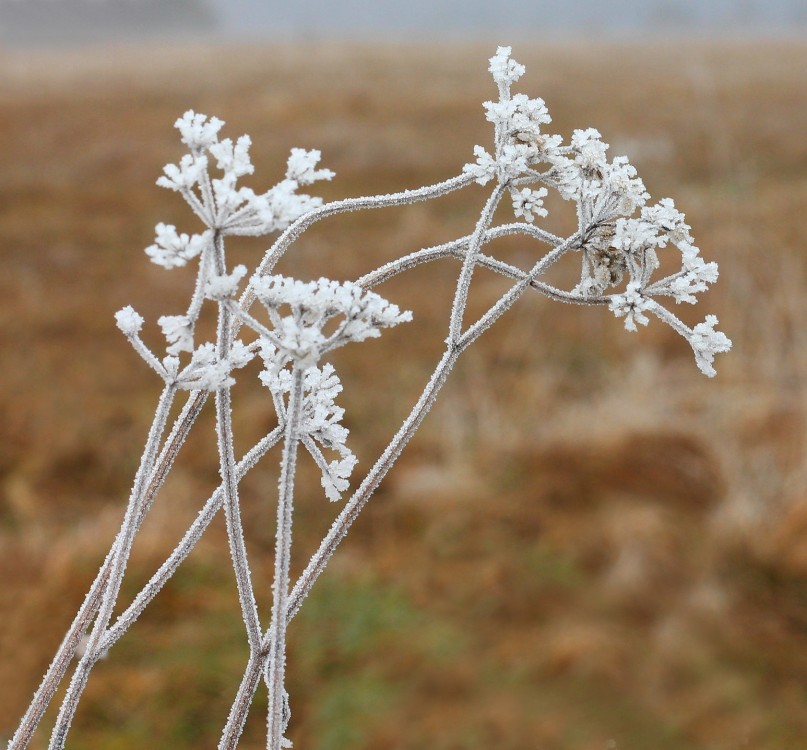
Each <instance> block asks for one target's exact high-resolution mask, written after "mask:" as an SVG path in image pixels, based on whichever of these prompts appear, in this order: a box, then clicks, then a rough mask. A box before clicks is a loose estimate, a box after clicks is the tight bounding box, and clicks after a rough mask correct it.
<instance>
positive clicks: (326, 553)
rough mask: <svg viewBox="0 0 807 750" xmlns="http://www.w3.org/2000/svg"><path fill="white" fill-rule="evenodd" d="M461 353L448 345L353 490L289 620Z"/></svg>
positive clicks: (297, 588) (304, 577) (299, 585)
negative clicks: (403, 416) (404, 414)
mask: <svg viewBox="0 0 807 750" xmlns="http://www.w3.org/2000/svg"><path fill="white" fill-rule="evenodd" d="M459 354H460V352H459V350H458V349H457V348H456V347H454V346H451V345H449V346H448V348H447V349H446V351H445V353H444V354H443V357H442V359H441V360H440V362H439V363H438V365H437V367H436V368H435V370H434V372H433V373H432V376H431V379H430V380H429V382H428V383H427V384H426V387H425V388H424V389H423V392H422V393H421V394H420V398H418V400H417V403H416V404H415V405H414V406H413V407H412V411H410V412H409V416H407V418H406V420H405V421H404V423H403V424H402V425H401V427H400V429H399V430H398V432H397V433H395V436H394V437H393V438H392V440H390V442H389V445H387V447H386V448H385V449H384V452H383V453H382V454H381V456H380V457H379V459H378V460H377V461H376V462H375V464H374V465H373V467H372V468H371V469H370V471H369V472H368V474H367V476H366V477H365V478H364V481H363V482H362V483H361V484H360V485H359V487H358V488H357V489H356V491H355V492H354V493H353V496H352V497H351V498H350V500H348V501H347V503H346V504H345V507H344V508H343V509H342V511H341V512H340V513H339V515H338V516H337V517H336V520H335V521H334V522H333V524H332V526H331V528H330V529H329V531H328V533H327V534H326V536H325V538H324V539H323V540H322V542H321V543H320V545H319V549H317V551H316V552H315V553H314V555H313V556H312V557H311V560H310V561H309V563H308V565H307V566H306V568H305V570H304V571H303V573H302V574H301V575H300V578H299V579H298V580H297V582H296V583H295V585H294V588H293V589H292V592H291V594H290V596H289V604H288V608H287V610H286V617H287V618H288V619H289V620H290V619H291V618H292V617H294V615H295V614H297V611H298V610H299V609H300V606H301V604H302V602H303V599H305V597H306V596H307V595H308V592H309V591H310V590H311V587H312V586H313V585H314V582H315V581H316V580H317V578H318V577H319V575H320V573H322V571H323V570H324V569H325V566H326V565H327V563H328V560H329V559H330V557H331V555H332V554H333V553H334V550H335V549H336V548H337V546H338V545H339V543H340V542H341V541H342V539H344V538H345V536H346V535H347V532H348V530H349V529H350V527H351V525H352V524H353V522H354V521H355V520H356V518H357V517H358V515H359V513H360V512H361V510H362V508H364V506H365V505H366V504H367V501H368V500H369V499H370V496H371V495H372V494H373V492H375V490H376V489H377V488H378V485H379V484H381V480H382V479H383V478H384V477H385V476H386V475H387V472H388V471H389V470H390V469H391V468H392V466H393V464H394V463H395V462H396V461H397V460H398V458H399V457H400V455H401V453H402V452H403V449H404V448H405V447H406V445H407V443H408V442H409V441H410V440H411V439H412V436H413V435H414V434H415V432H416V431H417V429H418V427H420V424H421V422H423V419H424V417H425V416H426V414H427V413H428V411H429V409H430V408H431V406H432V404H433V403H434V400H435V399H436V398H437V394H438V393H439V392H440V389H441V388H442V387H443V385H444V384H445V382H446V378H448V375H449V373H450V372H451V369H452V368H453V367H454V364H455V363H456V361H457V358H458V357H459ZM267 638H268V634H267V635H265V636H264V643H265V642H266V641H267Z"/></svg>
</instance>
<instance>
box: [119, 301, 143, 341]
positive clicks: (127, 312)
mask: <svg viewBox="0 0 807 750" xmlns="http://www.w3.org/2000/svg"><path fill="white" fill-rule="evenodd" d="M115 322H116V323H117V324H118V328H119V329H120V330H121V331H122V332H123V333H124V334H125V335H126V336H135V335H136V334H138V333H140V331H141V330H142V328H143V316H142V315H140V314H139V313H138V312H136V311H135V309H134V308H133V307H132V306H131V305H127V306H126V307H124V308H123V309H121V310H118V312H116V313H115Z"/></svg>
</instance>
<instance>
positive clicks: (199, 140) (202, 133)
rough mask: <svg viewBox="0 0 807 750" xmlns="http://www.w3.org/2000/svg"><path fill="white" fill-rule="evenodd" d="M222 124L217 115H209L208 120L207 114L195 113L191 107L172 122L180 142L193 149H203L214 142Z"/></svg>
mask: <svg viewBox="0 0 807 750" xmlns="http://www.w3.org/2000/svg"><path fill="white" fill-rule="evenodd" d="M223 125H224V122H223V121H222V120H219V118H218V117H211V118H210V119H209V120H208V118H207V115H203V114H199V113H196V112H194V111H193V110H192V109H189V110H188V111H187V112H186V113H185V114H184V115H182V117H180V118H179V119H177V121H176V122H175V123H174V127H175V128H176V129H177V130H179V134H180V138H181V139H182V142H183V143H184V144H185V145H186V146H187V147H188V148H190V149H194V150H201V149H205V148H208V147H209V146H211V145H212V144H214V143H216V141H217V140H218V132H219V130H221V128H222V126H223Z"/></svg>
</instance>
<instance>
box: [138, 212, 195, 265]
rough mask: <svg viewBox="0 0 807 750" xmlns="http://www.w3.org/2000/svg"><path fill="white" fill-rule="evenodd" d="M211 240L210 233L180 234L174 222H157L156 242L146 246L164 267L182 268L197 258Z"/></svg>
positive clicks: (147, 252) (155, 260) (155, 259)
mask: <svg viewBox="0 0 807 750" xmlns="http://www.w3.org/2000/svg"><path fill="white" fill-rule="evenodd" d="M209 241H210V233H209V232H205V233H204V234H192V235H187V234H184V233H183V234H179V233H177V230H176V227H175V226H173V225H172V224H163V223H160V224H157V226H156V227H155V238H154V244H153V245H149V247H147V248H146V255H148V256H149V258H151V262H152V263H156V264H157V265H158V266H162V267H163V268H169V269H170V268H180V267H181V266H184V265H186V264H187V262H188V261H189V260H191V259H192V258H195V257H196V256H197V255H199V254H200V253H201V252H202V250H203V249H204V247H205V245H207V244H208V242H209Z"/></svg>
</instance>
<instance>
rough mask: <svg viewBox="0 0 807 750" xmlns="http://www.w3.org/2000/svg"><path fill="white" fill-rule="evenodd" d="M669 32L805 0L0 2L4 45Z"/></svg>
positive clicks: (781, 15)
mask: <svg viewBox="0 0 807 750" xmlns="http://www.w3.org/2000/svg"><path fill="white" fill-rule="evenodd" d="M670 31H673V32H679V33H685V34H687V35H695V36H697V35H716V34H720V33H729V34H736V33H738V32H739V33H743V34H754V33H762V34H775V33H779V32H785V33H788V34H799V35H805V36H807V0H291V1H290V0H0V41H3V42H10V43H15V42H16V43H20V44H25V43H28V42H40V43H48V42H63V41H74V42H77V43H83V42H87V41H104V40H112V39H121V38H124V39H125V38H129V39H138V38H143V37H148V36H151V37H153V36H163V37H165V36H169V37H176V36H177V35H180V36H181V35H185V36H187V35H188V34H199V33H204V34H210V33H213V34H216V35H222V34H223V35H228V36H233V35H249V36H252V37H274V38H281V39H301V40H306V39H311V38H314V39H320V38H331V39H358V40H360V39H374V40H379V39H384V38H393V39H395V38H397V39H406V40H423V41H437V40H440V39H449V40H458V39H486V40H489V39H490V38H492V37H494V36H498V37H500V38H501V35H503V34H504V33H506V36H507V39H509V40H512V41H516V40H518V39H521V38H524V37H530V38H540V37H541V36H547V35H552V34H558V33H559V34H561V35H564V34H565V35H568V36H575V35H581V34H596V35H598V36H612V37H613V36H617V37H620V36H621V37H625V36H641V35H643V34H646V33H655V34H659V33H661V34H664V33H668V32H670Z"/></svg>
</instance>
